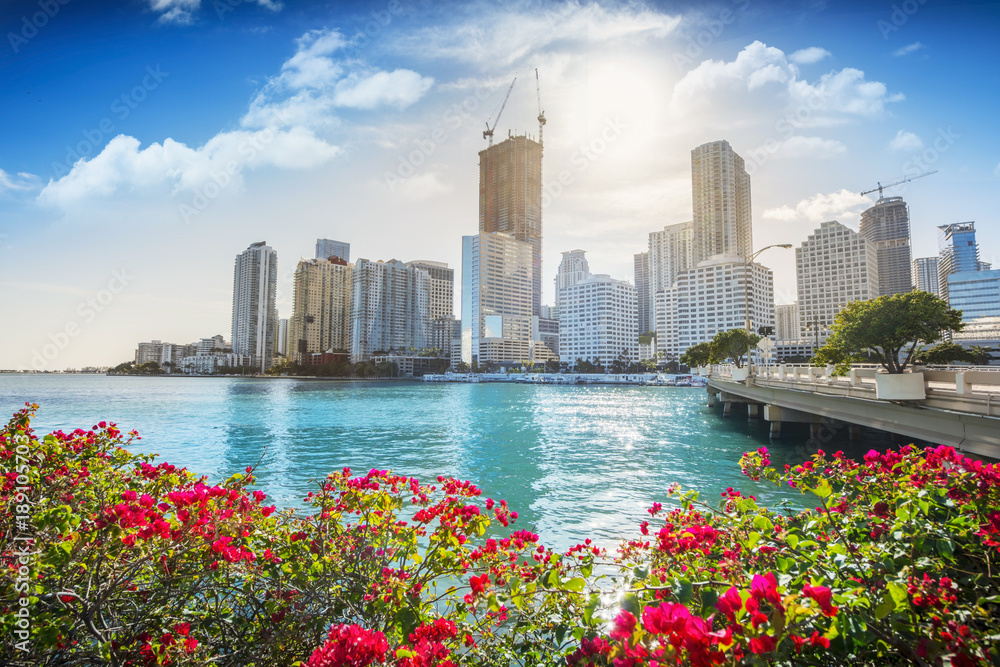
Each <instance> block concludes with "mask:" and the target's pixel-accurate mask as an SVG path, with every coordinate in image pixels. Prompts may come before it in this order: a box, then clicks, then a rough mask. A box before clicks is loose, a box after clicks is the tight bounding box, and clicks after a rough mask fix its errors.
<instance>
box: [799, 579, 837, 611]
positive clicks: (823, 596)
mask: <svg viewBox="0 0 1000 667" xmlns="http://www.w3.org/2000/svg"><path fill="white" fill-rule="evenodd" d="M802 594H803V595H805V596H806V597H808V598H812V599H813V600H815V601H816V604H818V605H819V608H820V609H822V610H823V613H824V614H826V615H827V616H833V615H834V614H836V613H837V607H835V606H833V593H832V592H831V591H830V589H829V588H827V587H826V586H810V585H809V584H806V585H805V586H803V587H802Z"/></svg>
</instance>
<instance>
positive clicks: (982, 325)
mask: <svg viewBox="0 0 1000 667" xmlns="http://www.w3.org/2000/svg"><path fill="white" fill-rule="evenodd" d="M963 324H964V325H965V326H964V327H963V328H962V330H961V331H953V332H952V334H951V342H953V343H955V344H957V345H961V346H962V347H965V348H972V347H981V348H984V349H986V350H989V352H990V357H991V359H990V362H989V363H993V362H994V361H997V360H1000V317H979V318H975V319H967V320H963Z"/></svg>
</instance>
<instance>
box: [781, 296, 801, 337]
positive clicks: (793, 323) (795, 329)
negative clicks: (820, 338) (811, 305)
mask: <svg viewBox="0 0 1000 667" xmlns="http://www.w3.org/2000/svg"><path fill="white" fill-rule="evenodd" d="M774 338H775V340H777V341H793V340H799V339H801V338H802V324H801V322H800V321H799V304H798V302H795V303H784V304H781V305H776V306H775V307H774Z"/></svg>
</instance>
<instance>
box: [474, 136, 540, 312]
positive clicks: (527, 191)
mask: <svg viewBox="0 0 1000 667" xmlns="http://www.w3.org/2000/svg"><path fill="white" fill-rule="evenodd" d="M479 232H480V233H481V234H482V233H492V232H499V233H503V234H507V235H509V236H511V237H512V238H514V239H515V240H517V241H520V242H522V243H527V244H528V245H529V246H531V281H530V286H531V292H530V295H531V308H532V310H531V313H530V314H531V315H541V305H542V145H541V144H540V143H538V142H537V141H533V140H531V139H528V138H527V137H526V136H523V135H519V136H511V137H509V138H507V139H505V140H504V141H501V142H500V143H498V144H495V145H493V146H490V147H489V148H486V149H485V150H482V151H480V153H479Z"/></svg>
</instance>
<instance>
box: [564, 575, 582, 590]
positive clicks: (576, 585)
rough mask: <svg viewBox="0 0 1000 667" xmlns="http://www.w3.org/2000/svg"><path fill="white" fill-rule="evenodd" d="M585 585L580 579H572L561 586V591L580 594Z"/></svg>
mask: <svg viewBox="0 0 1000 667" xmlns="http://www.w3.org/2000/svg"><path fill="white" fill-rule="evenodd" d="M586 585H587V581H586V580H585V579H583V578H582V577H574V578H573V579H570V580H569V581H567V582H566V583H564V584H563V586H562V587H563V590H567V591H573V592H575V593H582V592H583V588H584V586H586Z"/></svg>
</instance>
